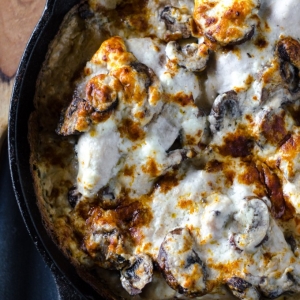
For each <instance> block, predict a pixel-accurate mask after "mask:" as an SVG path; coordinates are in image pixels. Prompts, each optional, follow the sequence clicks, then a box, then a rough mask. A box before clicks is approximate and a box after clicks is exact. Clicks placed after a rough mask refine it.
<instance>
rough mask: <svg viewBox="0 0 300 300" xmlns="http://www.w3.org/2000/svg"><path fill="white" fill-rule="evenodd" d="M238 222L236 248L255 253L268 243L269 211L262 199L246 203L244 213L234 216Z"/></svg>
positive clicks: (235, 234)
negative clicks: (263, 243)
mask: <svg viewBox="0 0 300 300" xmlns="http://www.w3.org/2000/svg"><path fill="white" fill-rule="evenodd" d="M234 219H235V221H236V222H237V227H236V228H237V232H236V233H234V235H233V239H234V242H235V244H236V246H237V247H238V248H239V249H241V250H244V251H247V252H255V251H256V249H257V248H258V247H259V246H261V245H262V242H263V241H266V240H267V239H266V236H267V232H268V229H269V222H270V217H269V210H268V207H267V205H266V204H265V203H264V202H263V201H262V200H260V199H251V200H248V201H247V202H246V205H245V207H244V209H243V211H241V212H239V213H237V214H236V215H235V216H234Z"/></svg>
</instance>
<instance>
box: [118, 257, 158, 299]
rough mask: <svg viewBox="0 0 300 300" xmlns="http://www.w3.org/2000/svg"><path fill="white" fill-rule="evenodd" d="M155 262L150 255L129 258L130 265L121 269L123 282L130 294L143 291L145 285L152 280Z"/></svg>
mask: <svg viewBox="0 0 300 300" xmlns="http://www.w3.org/2000/svg"><path fill="white" fill-rule="evenodd" d="M152 275H153V264H152V260H151V258H150V257H149V256H147V255H144V254H141V255H136V256H132V257H131V258H130V259H129V266H126V267H125V268H123V269H122V271H121V283H122V286H123V288H124V289H125V290H126V291H127V292H128V293H129V294H130V295H137V294H139V293H141V292H142V289H143V288H144V286H145V285H146V284H147V283H149V282H151V281H152Z"/></svg>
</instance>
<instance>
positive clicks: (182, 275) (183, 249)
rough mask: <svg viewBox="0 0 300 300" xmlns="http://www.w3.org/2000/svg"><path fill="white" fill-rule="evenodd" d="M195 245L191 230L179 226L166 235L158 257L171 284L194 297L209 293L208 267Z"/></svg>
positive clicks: (180, 291) (179, 290)
mask: <svg viewBox="0 0 300 300" xmlns="http://www.w3.org/2000/svg"><path fill="white" fill-rule="evenodd" d="M194 246H195V245H194V241H193V238H192V236H191V234H190V232H189V230H188V229H186V228H177V229H174V230H173V231H171V232H169V233H168V234H167V235H166V237H165V239H164V241H163V243H162V244H161V246H160V249H159V253H158V258H157V262H158V265H159V267H160V269H161V271H162V273H163V275H164V277H165V279H166V281H167V283H168V284H169V286H170V287H171V288H173V289H174V290H177V291H178V292H179V293H181V294H185V295H188V296H192V297H194V296H202V295H204V294H206V293H207V288H206V278H207V273H206V268H205V265H204V263H203V262H202V261H201V259H200V257H199V256H198V254H197V252H196V251H195V250H194Z"/></svg>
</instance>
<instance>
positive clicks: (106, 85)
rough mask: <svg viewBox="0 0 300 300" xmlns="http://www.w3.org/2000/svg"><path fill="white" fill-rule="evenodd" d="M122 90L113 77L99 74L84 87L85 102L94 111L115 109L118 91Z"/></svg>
mask: <svg viewBox="0 0 300 300" xmlns="http://www.w3.org/2000/svg"><path fill="white" fill-rule="evenodd" d="M121 90H122V86H121V84H120V82H119V81H118V80H117V79H116V78H115V77H113V76H109V75H106V74H99V75H97V76H95V77H93V78H92V79H90V80H89V82H88V83H87V85H86V100H87V101H88V102H89V103H90V105H91V106H92V107H93V108H94V109H95V110H96V111H100V112H103V111H106V110H108V109H111V108H112V107H115V106H116V104H117V100H118V91H119V92H120V91H121Z"/></svg>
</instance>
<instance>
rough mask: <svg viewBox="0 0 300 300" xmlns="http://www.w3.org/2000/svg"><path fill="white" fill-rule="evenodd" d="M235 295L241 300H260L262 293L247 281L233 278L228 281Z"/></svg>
mask: <svg viewBox="0 0 300 300" xmlns="http://www.w3.org/2000/svg"><path fill="white" fill-rule="evenodd" d="M226 283H227V285H228V287H229V288H230V290H231V291H232V293H233V295H234V296H236V297H237V298H239V299H241V300H259V299H260V293H259V292H258V290H257V289H256V288H255V287H254V286H253V285H252V284H251V283H249V282H247V281H246V280H244V279H242V278H239V277H231V278H230V279H228V280H227V281H226Z"/></svg>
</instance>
